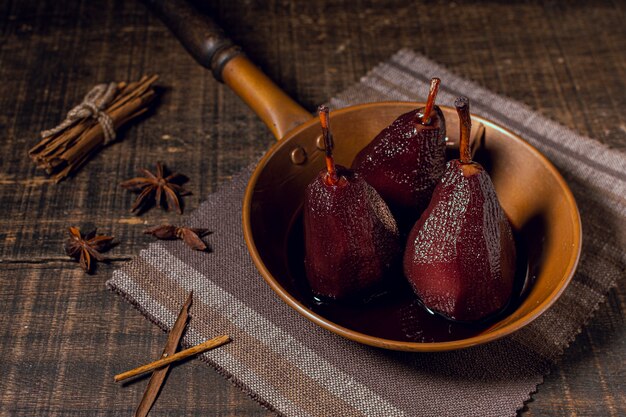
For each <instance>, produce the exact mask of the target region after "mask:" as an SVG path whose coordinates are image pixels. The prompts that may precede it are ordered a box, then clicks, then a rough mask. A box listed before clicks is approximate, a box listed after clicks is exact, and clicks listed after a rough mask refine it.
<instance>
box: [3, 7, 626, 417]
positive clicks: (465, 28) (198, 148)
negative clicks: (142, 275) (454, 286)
mask: <svg viewBox="0 0 626 417" xmlns="http://www.w3.org/2000/svg"><path fill="white" fill-rule="evenodd" d="M566 3H568V5H567V6H566ZM206 9H208V10H209V11H210V12H211V13H213V15H214V16H215V17H216V18H217V20H218V21H220V22H222V24H223V26H224V27H225V29H226V30H227V32H228V33H230V34H231V36H232V37H233V38H234V39H235V40H236V41H237V42H238V43H239V44H241V45H243V46H244V47H245V48H246V50H247V51H248V52H249V55H250V56H251V57H252V58H253V60H255V61H256V62H257V63H258V64H259V65H260V66H261V67H263V68H264V69H265V70H266V72H267V73H268V74H269V75H270V76H271V77H272V78H274V79H275V80H276V81H277V83H278V84H279V85H281V86H283V87H284V89H285V90H286V91H287V92H288V93H289V94H291V95H292V96H293V97H294V98H296V99H297V100H298V101H300V102H301V103H302V104H303V105H305V106H306V107H307V108H309V109H311V110H312V109H313V108H314V106H315V105H316V104H317V103H320V102H323V101H324V100H326V99H327V98H329V97H330V96H332V95H333V94H335V93H337V92H339V91H341V90H342V89H344V88H346V87H348V86H350V85H351V84H353V83H354V82H356V81H358V79H359V77H360V76H361V75H363V74H364V73H365V72H366V71H367V70H368V69H370V68H371V67H372V66H374V65H375V64H377V63H378V62H379V61H381V60H384V59H386V58H388V57H389V56H390V55H391V54H392V53H394V52H395V51H396V50H397V49H399V48H401V47H409V48H412V49H414V50H416V51H418V52H422V53H424V54H426V55H427V56H429V57H430V58H432V59H434V60H436V61H438V62H440V63H442V64H445V65H446V66H448V67H449V68H451V69H452V70H454V71H456V72H457V73H459V74H461V75H463V76H465V77H468V78H470V79H473V80H475V81H477V82H479V83H481V84H482V85H484V86H486V87H487V88H490V89H491V90H494V91H496V92H498V93H502V94H506V95H508V96H510V97H513V98H515V99H517V100H520V101H522V102H524V103H526V104H528V105H530V106H532V107H533V108H535V109H536V110H538V111H539V112H541V113H542V114H544V115H546V116H548V117H551V118H553V119H555V120H558V121H559V122H561V123H563V124H565V125H567V126H569V127H571V128H573V129H576V130H578V131H579V132H581V133H583V134H586V135H589V136H592V137H594V138H597V139H598V140H600V141H602V142H604V143H607V144H609V145H610V146H613V147H615V148H618V149H621V150H626V116H625V115H624V108H626V95H625V94H624V92H625V91H626V88H625V85H624V83H625V80H626V53H625V51H626V26H625V25H624V24H623V22H624V18H625V16H624V3H622V2H611V1H597V2H555V1H547V2H523V3H521V2H520V3H516V4H507V3H505V2H487V1H482V2H476V3H474V4H469V3H468V4H466V3H464V2H454V3H453V2H432V3H429V4H428V5H417V4H413V2H409V1H405V2H393V1H380V2H374V1H371V2H367V1H344V2H332V1H323V0H321V1H312V2H289V1H245V0H232V1H221V2H218V1H216V2H212V3H211V4H209V5H208V6H207V7H206ZM153 72H156V73H159V74H161V80H160V85H161V86H162V87H163V91H162V100H161V103H160V105H159V106H158V109H157V111H156V113H155V114H154V115H152V116H151V117H149V118H146V119H145V120H143V121H142V122H141V123H137V124H135V125H134V126H132V127H131V128H129V129H127V130H125V131H124V133H123V140H122V141H121V142H119V143H117V144H115V145H113V146H111V147H109V148H108V149H106V150H104V151H103V152H101V153H100V155H98V156H97V157H96V158H95V159H93V160H92V161H91V162H90V163H89V164H88V165H87V166H86V167H85V168H84V169H83V170H82V171H81V172H80V173H79V174H78V175H77V176H76V177H75V178H73V179H71V180H69V181H65V182H63V183H61V184H58V185H55V184H52V183H50V182H49V181H48V180H47V179H46V178H45V177H44V176H43V175H42V173H41V172H37V171H36V170H35V168H34V166H33V164H32V163H31V162H30V161H29V160H28V158H27V150H28V149H29V148H30V147H31V146H32V145H33V144H34V143H35V142H36V140H37V135H38V132H39V131H41V130H42V129H44V128H49V127H51V126H53V125H55V124H56V123H57V122H59V121H60V120H61V119H62V118H63V116H64V114H65V112H66V111H67V110H68V109H69V108H70V107H71V106H73V105H75V104H77V103H78V102H79V101H80V100H81V98H82V96H83V95H84V94H85V92H86V91H87V90H88V89H89V88H90V87H91V86H92V85H93V84H95V83H97V82H104V81H110V80H130V79H136V78H138V77H139V76H140V75H141V74H144V73H153ZM0 80H2V81H1V83H0V131H1V132H2V138H3V140H2V141H0V198H1V200H0V208H1V210H2V215H1V216H0V415H3V416H5V415H6V416H33V415H63V416H94V415H99V416H100V415H102V416H104V415H131V414H132V412H133V410H134V408H135V407H136V405H137V404H138V402H139V400H140V398H141V395H142V392H143V389H144V386H145V384H146V382H147V379H141V380H139V381H136V382H134V383H131V384H128V385H117V384H115V383H113V375H114V374H116V373H118V372H120V371H124V370H127V369H129V368H132V367H134V366H135V365H138V364H142V363H144V362H147V361H148V360H150V359H152V358H156V357H157V356H158V355H159V352H160V351H161V349H162V347H163V345H164V343H165V340H166V335H164V334H163V333H162V332H161V331H160V330H158V329H157V328H156V327H155V326H153V325H152V324H150V323H149V322H148V321H146V320H145V319H143V318H142V317H141V316H140V315H139V313H137V312H136V311H135V310H134V309H133V308H131V307H130V306H129V305H128V304H126V303H125V302H124V301H123V300H121V299H120V298H119V297H117V296H115V295H113V294H112V293H110V292H108V291H107V290H106V289H105V286H104V282H105V281H106V279H107V278H109V277H110V274H111V272H112V271H113V270H114V269H115V268H116V267H118V266H119V265H120V264H121V263H122V262H124V261H126V260H128V259H130V258H131V257H132V256H133V255H135V254H136V253H137V252H138V251H139V250H140V249H141V248H142V247H144V246H145V245H146V244H147V243H148V242H149V241H150V238H149V237H147V236H144V235H143V234H142V232H143V230H144V228H145V226H146V225H153V224H158V223H162V222H176V221H177V220H178V216H177V215H176V214H173V213H166V212H163V211H159V210H156V209H153V210H151V211H149V212H147V213H146V214H144V215H143V216H141V217H135V216H132V215H131V214H130V213H129V208H130V204H131V201H132V196H131V195H129V194H128V193H127V192H126V191H125V190H123V189H121V188H120V187H119V186H118V184H119V182H120V181H122V180H124V179H127V178H130V177H132V176H133V175H134V173H135V171H136V169H137V168H139V167H151V166H153V164H154V162H155V161H157V160H162V161H165V162H166V163H167V164H168V165H169V166H171V167H172V168H174V169H176V170H180V171H183V172H184V173H186V174H187V175H188V176H189V177H190V178H191V181H190V182H189V184H188V188H190V189H191V190H192V191H193V193H194V194H193V196H191V197H187V198H186V199H185V202H186V206H187V210H193V209H194V208H195V207H197V206H198V204H199V202H200V201H201V200H203V199H204V198H205V197H206V196H207V195H208V194H209V193H211V192H212V191H214V190H215V188H216V186H217V185H218V184H220V183H221V182H223V181H224V180H226V179H228V178H229V177H230V176H231V175H232V174H233V173H235V172H237V171H238V170H239V169H240V168H242V167H243V166H245V165H247V164H248V163H250V162H252V161H254V160H255V158H257V156H258V155H260V154H261V153H262V152H263V151H264V150H265V149H266V148H267V147H268V146H269V145H270V144H271V143H272V141H273V139H272V138H271V136H270V134H269V132H268V131H267V130H266V128H265V127H264V126H263V125H262V123H261V122H260V121H258V120H257V118H256V117H255V115H254V114H253V113H252V112H251V111H250V110H248V109H247V108H246V107H245V105H243V104H242V103H241V102H240V101H239V99H238V98H237V97H235V96H234V94H233V93H231V92H230V91H229V90H228V89H227V88H226V87H225V86H223V85H221V84H218V83H216V82H215V81H214V80H213V79H212V76H211V74H209V73H208V72H207V71H206V70H204V69H202V68H201V67H199V66H198V65H197V64H196V63H195V62H194V61H193V60H192V59H191V58H190V57H189V56H188V55H187V54H186V53H185V52H184V50H183V49H182V48H181V47H180V46H179V45H178V44H177V42H176V40H174V39H173V37H172V36H171V35H170V33H169V32H168V31H167V29H165V27H164V26H163V25H162V24H161V23H160V22H159V21H158V20H156V19H155V18H154V17H152V16H150V15H149V13H148V12H147V11H146V10H145V8H144V7H143V6H142V5H141V4H139V3H138V2H136V1H65V2H63V1H61V2H58V1H36V0H32V1H26V0H21V1H10V0H2V1H0ZM214 221H215V222H218V221H219V219H217V218H216V219H214ZM89 224H91V225H95V226H97V227H98V228H99V230H100V231H101V232H103V233H107V234H112V235H114V236H116V237H117V238H118V239H119V241H120V244H119V245H118V246H117V247H115V248H114V249H113V250H111V251H110V252H109V253H108V255H109V256H110V257H111V258H112V261H111V262H110V263H109V264H108V265H101V267H100V268H99V269H98V271H97V274H95V275H91V276H90V275H86V274H84V273H83V272H82V271H81V270H80V269H79V268H78V265H77V264H75V263H73V262H71V261H70V260H69V259H68V258H67V257H66V256H65V255H64V254H63V251H62V242H63V240H64V238H65V237H66V228H67V226H69V225H80V226H88V225H89ZM625 295H626V288H625V287H624V280H623V279H622V280H621V282H620V284H619V285H618V287H617V288H616V289H614V290H612V291H611V292H610V294H609V297H608V301H607V302H606V303H605V304H604V305H602V307H601V309H600V310H599V311H598V312H597V314H596V315H595V317H594V318H593V319H592V320H591V322H590V324H589V325H588V326H587V328H586V329H585V330H584V331H583V332H582V334H581V335H579V336H578V337H577V339H576V340H575V341H574V343H573V344H572V346H571V347H570V348H569V349H568V351H567V352H566V354H565V356H564V357H563V360H562V362H561V363H560V365H559V366H558V367H556V368H555V369H554V371H553V372H552V373H551V374H550V375H549V376H547V377H546V381H545V383H544V384H543V385H541V386H540V387H539V390H538V393H536V394H535V395H533V400H532V401H530V402H529V403H528V405H527V406H526V408H525V410H524V411H523V412H522V415H523V416H534V417H535V416H605V415H606V416H618V415H626V393H625V391H626V389H625V386H626V385H625V381H624V380H625V367H624V364H625V356H626V333H625V332H624V328H625V326H624V310H625V309H626V300H625ZM151 415H154V416H157V415H162V416H166V415H167V416H183V415H212V416H235V415H237V416H239V415H247V416H267V415H270V413H269V412H267V411H266V410H264V409H263V408H261V407H260V406H259V405H258V404H257V403H255V402H254V401H253V400H251V399H249V398H248V397H247V396H246V395H244V394H243V393H241V392H240V391H239V390H238V389H237V388H235V387H234V386H232V385H231V384H230V383H229V382H228V381H226V380H224V379H222V377H221V376H219V375H218V374H217V373H215V372H214V371H213V370H211V368H209V367H207V366H205V365H203V364H201V363H199V362H198V361H189V362H186V363H184V364H182V365H179V366H176V367H174V369H173V371H172V372H171V374H170V376H169V378H168V380H167V382H166V384H165V387H164V390H163V392H162V394H161V397H160V398H159V399H158V401H157V403H156V405H155V407H154V409H153V411H152V413H151Z"/></svg>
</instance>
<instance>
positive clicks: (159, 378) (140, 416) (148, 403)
mask: <svg viewBox="0 0 626 417" xmlns="http://www.w3.org/2000/svg"><path fill="white" fill-rule="evenodd" d="M192 302H193V291H191V292H190V293H189V296H187V301H185V304H183V307H182V308H181V309H180V313H178V317H177V318H176V322H175V323H174V327H172V331H171V332H170V334H169V336H168V337H167V343H166V344H165V348H163V353H162V354H161V358H165V357H168V356H172V355H173V354H174V353H176V348H178V344H179V343H180V339H181V338H182V336H183V331H184V330H185V327H186V326H187V321H188V320H189V307H191V303H192ZM169 369H170V367H169V366H164V367H163V368H161V369H157V370H156V371H154V372H153V373H152V376H151V377H150V381H149V382H148V386H146V390H145V391H144V393H143V397H142V398H141V402H140V403H139V406H138V407H137V410H135V417H145V416H147V415H148V412H149V411H150V409H151V408H152V405H153V404H154V402H155V401H156V399H157V397H158V396H159V392H160V391H161V386H162V385H163V382H164V381H165V376H166V375H167V371H168V370H169Z"/></svg>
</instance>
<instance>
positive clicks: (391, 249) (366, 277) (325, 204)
mask: <svg viewBox="0 0 626 417" xmlns="http://www.w3.org/2000/svg"><path fill="white" fill-rule="evenodd" d="M319 116H320V121H321V125H322V132H323V136H324V143H325V152H326V155H325V156H326V158H325V159H326V169H324V170H322V171H320V173H319V174H318V175H317V176H316V177H315V178H314V179H313V181H312V182H311V183H310V184H309V185H308V186H307V188H306V191H305V199H304V215H303V217H304V237H305V269H306V276H307V279H308V282H309V284H310V287H311V290H312V292H313V294H314V295H316V296H318V297H321V298H328V299H342V298H343V299H345V298H352V297H363V298H365V297H367V296H369V295H371V294H372V293H375V292H376V291H377V290H382V289H383V288H384V287H385V285H386V280H387V279H388V275H389V274H388V273H389V271H390V270H391V269H393V268H395V267H396V266H398V265H399V264H400V260H401V245H400V239H399V232H398V226H397V224H396V222H395V220H394V218H393V215H392V214H391V212H390V210H389V208H388V207H387V205H386V204H385V202H384V201H383V199H382V198H381V197H380V195H379V194H378V193H377V192H376V190H375V189H374V188H372V187H371V186H370V185H369V184H367V183H366V182H365V181H364V180H363V179H362V178H360V177H359V176H358V175H357V174H356V173H354V172H353V171H351V170H349V169H347V168H344V167H342V166H340V165H336V164H335V161H334V158H333V138H332V134H331V131H330V120H329V111H328V108H327V107H326V106H320V108H319Z"/></svg>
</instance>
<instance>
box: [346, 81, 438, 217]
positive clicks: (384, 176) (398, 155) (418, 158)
mask: <svg viewBox="0 0 626 417" xmlns="http://www.w3.org/2000/svg"><path fill="white" fill-rule="evenodd" d="M439 83H440V80H439V79H438V78H433V79H432V80H431V84H430V91H429V93H428V100H427V102H426V106H425V107H424V108H418V109H415V110H412V111H410V112H408V113H405V114H403V115H401V116H399V117H398V118H397V119H396V120H395V121H394V122H393V123H392V124H391V125H389V126H388V127H386V128H385V129H383V130H382V131H381V132H380V133H379V134H378V135H377V136H376V137H375V138H374V139H373V140H372V141H371V142H370V143H369V144H368V145H367V146H366V147H365V148H363V149H362V150H361V151H360V152H359V153H358V154H357V156H356V157H355V159H354V161H353V162H352V168H353V169H354V170H355V171H357V172H358V173H359V175H360V176H361V177H362V178H363V179H364V180H365V181H366V182H367V183H368V184H370V185H371V186H372V187H374V188H375V189H376V191H378V193H379V194H380V195H381V197H382V198H383V199H384V200H385V202H386V203H387V204H388V205H389V208H390V209H391V211H392V212H393V214H394V215H395V217H396V219H397V221H398V224H399V225H400V227H401V228H402V229H409V228H410V227H411V226H413V224H414V223H415V221H416V220H417V219H418V218H419V216H420V214H421V213H422V212H423V211H424V209H425V208H426V206H427V205H428V202H429V201H430V197H431V195H432V192H433V190H434V188H435V186H436V185H437V182H438V181H439V179H440V178H441V176H442V175H443V172H444V169H445V166H446V142H445V137H446V127H445V120H444V117H443V113H442V111H441V109H440V108H439V107H438V106H435V98H436V97H437V92H438V90H439Z"/></svg>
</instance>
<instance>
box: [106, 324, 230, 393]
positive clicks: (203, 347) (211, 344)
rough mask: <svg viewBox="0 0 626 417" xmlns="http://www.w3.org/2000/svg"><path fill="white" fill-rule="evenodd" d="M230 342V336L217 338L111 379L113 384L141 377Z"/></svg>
mask: <svg viewBox="0 0 626 417" xmlns="http://www.w3.org/2000/svg"><path fill="white" fill-rule="evenodd" d="M230 340H231V339H230V336H228V335H224V336H218V337H215V338H213V339H209V340H207V341H206V342H203V343H200V344H199V345H196V346H194V347H190V348H189V349H185V350H182V351H180V352H178V353H175V354H173V355H171V356H167V357H165V358H161V359H159V360H156V361H154V362H151V363H148V364H146V365H143V366H140V367H138V368H135V369H131V370H130V371H126V372H123V373H121V374H118V375H115V377H114V378H113V379H114V380H115V382H120V381H123V380H125V379H128V378H132V377H134V376H137V375H141V374H144V373H146V372H150V371H153V370H155V369H158V368H161V367H163V366H165V365H169V364H170V363H172V362H176V361H179V360H181V359H185V358H188V357H189V356H193V355H197V354H198V353H202V352H206V351H207V350H210V349H214V348H216V347H219V346H222V345H224V344H226V343H228V342H230Z"/></svg>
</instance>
